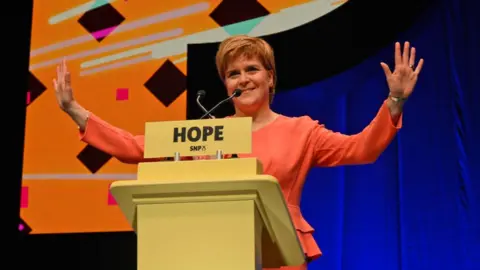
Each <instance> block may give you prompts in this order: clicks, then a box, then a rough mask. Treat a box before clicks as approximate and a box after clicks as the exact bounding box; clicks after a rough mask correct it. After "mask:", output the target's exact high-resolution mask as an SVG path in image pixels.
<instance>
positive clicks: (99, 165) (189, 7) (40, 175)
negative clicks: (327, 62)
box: [21, 0, 338, 234]
mask: <svg viewBox="0 0 480 270" xmlns="http://www.w3.org/2000/svg"><path fill="white" fill-rule="evenodd" d="M313 2H317V1H307V0H298V1H294V0H282V1H278V0H277V1H273V0H261V1H245V3H243V1H221V0H211V1H198V0H177V1H153V0H141V1H139V0H128V1H126V0H117V1H115V0H90V1H88V0H70V1H40V0H37V1H35V3H34V11H33V26H32V43H31V55H30V81H29V89H28V93H27V98H26V99H27V122H26V136H25V152H24V171H23V189H22V202H21V217H22V219H23V220H24V221H25V223H26V224H28V226H29V227H30V228H31V229H32V231H31V233H35V234H42V233H70V232H103V231H124V230H130V226H129V224H128V223H126V220H125V219H124V217H123V215H122V213H121V212H120V210H119V208H118V207H117V206H116V204H115V202H114V200H113V198H111V196H110V195H109V192H108V187H109V185H110V183H111V182H112V181H115V180H122V179H135V177H136V176H135V173H136V166H135V165H127V164H122V163H121V162H119V161H118V160H116V159H115V158H113V157H111V156H109V155H108V154H106V153H102V152H100V151H98V150H96V149H94V148H92V147H88V146H87V145H85V143H83V142H81V141H80V140H79V135H78V130H77V127H76V125H75V123H74V122H73V121H72V120H71V119H70V118H69V116H68V115H66V114H65V113H64V112H62V111H61V110H60V108H59V106H58V104H57V102H56V99H55V95H54V89H53V87H52V86H53V84H52V79H53V78H54V77H55V75H56V74H55V70H56V65H58V64H59V63H60V61H61V60H62V59H66V61H67V65H68V68H69V70H70V72H71V76H72V86H73V90H74V95H75V98H76V100H77V101H78V102H79V103H80V104H81V105H82V106H84V107H85V108H86V109H88V110H90V111H92V112H93V113H95V114H96V115H97V116H99V117H100V118H102V119H104V120H105V121H107V122H109V123H111V124H113V125H114V126H117V127H119V128H122V129H125V130H127V131H129V132H131V133H133V134H142V133H143V131H144V126H145V122H148V121H169V120H181V119H185V117H186V89H185V88H186V75H187V74H186V70H187V67H186V64H187V51H186V50H187V44H189V43H201V42H218V41H221V40H222V39H224V38H225V37H227V36H229V35H234V34H242V33H243V34H249V33H253V34H255V35H263V34H271V33H274V32H275V31H277V29H278V31H283V30H286V29H288V24H292V25H293V26H295V25H296V24H297V23H299V24H300V23H304V21H305V19H302V17H301V16H297V17H298V18H299V20H298V22H296V21H294V20H292V19H291V18H293V17H292V15H291V14H302V16H304V17H305V16H313V17H312V19H314V17H315V16H316V15H315V14H313V12H310V13H311V14H313V15H309V14H307V13H305V12H301V13H299V11H298V10H299V9H298V8H303V10H312V9H311V8H310V9H308V7H303V6H304V5H307V4H309V3H313ZM327 2H330V1H327ZM239 3H243V4H242V8H239V6H238V5H239ZM331 3H332V6H333V5H338V1H331ZM334 3H336V4H334ZM315 5H317V6H319V5H318V4H315ZM325 6H326V7H325V8H327V7H328V6H329V5H325ZM319 7H322V8H323V9H325V8H324V7H323V6H319ZM296 8H297V9H296ZM327 9H328V8H327ZM327 11H328V10H327ZM327 11H325V10H320V9H319V11H318V12H317V13H318V14H319V15H318V16H321V15H322V14H325V13H326V12H327ZM289 12H290V13H289ZM314 15H315V16H314ZM275 16H290V17H289V18H290V19H288V20H287V19H285V20H278V17H275ZM318 16H317V17H318ZM294 17H295V16H294ZM212 57H214V56H213V55H212Z"/></svg>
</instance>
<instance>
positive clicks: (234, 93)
mask: <svg viewBox="0 0 480 270" xmlns="http://www.w3.org/2000/svg"><path fill="white" fill-rule="evenodd" d="M241 94H242V90H240V89H235V91H233V94H232V95H231V96H229V97H228V98H226V99H224V100H222V101H220V102H219V103H217V105H215V106H214V107H213V108H211V109H210V110H209V111H207V112H205V114H204V115H202V117H200V119H203V118H205V117H206V116H207V115H210V114H211V113H212V112H213V111H215V110H216V109H217V108H218V107H219V106H220V105H222V104H223V103H225V102H227V101H229V100H231V99H233V98H235V97H239V96H240V95H241Z"/></svg>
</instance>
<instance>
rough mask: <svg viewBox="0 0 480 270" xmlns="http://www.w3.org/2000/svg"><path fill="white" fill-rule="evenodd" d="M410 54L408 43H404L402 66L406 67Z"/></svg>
mask: <svg viewBox="0 0 480 270" xmlns="http://www.w3.org/2000/svg"><path fill="white" fill-rule="evenodd" d="M409 54H410V42H408V41H405V44H404V46H403V57H402V58H403V59H402V62H403V64H404V65H408V58H409V57H408V56H409Z"/></svg>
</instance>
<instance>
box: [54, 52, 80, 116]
mask: <svg viewBox="0 0 480 270" xmlns="http://www.w3.org/2000/svg"><path fill="white" fill-rule="evenodd" d="M53 87H54V89H55V96H56V98H57V102H58V105H59V106H60V108H61V109H62V110H64V111H68V110H69V109H70V108H71V107H72V105H73V104H74V102H75V99H74V98H73V91H72V86H71V81H70V72H69V71H68V69H67V63H66V61H65V59H63V60H62V63H61V64H60V65H58V66H57V78H56V79H53Z"/></svg>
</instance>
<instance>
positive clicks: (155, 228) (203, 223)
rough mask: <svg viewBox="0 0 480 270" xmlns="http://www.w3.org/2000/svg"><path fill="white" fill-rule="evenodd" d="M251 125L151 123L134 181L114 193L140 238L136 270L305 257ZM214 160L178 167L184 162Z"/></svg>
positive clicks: (231, 268) (244, 267) (246, 268)
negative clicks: (258, 155)
mask: <svg viewBox="0 0 480 270" xmlns="http://www.w3.org/2000/svg"><path fill="white" fill-rule="evenodd" d="M251 137H252V130H251V118H229V119H213V120H212V119H209V120H191V121H173V122H155V123H147V124H146V129H145V158H158V157H168V156H172V155H174V156H175V160H174V161H163V162H145V163H140V164H139V165H138V175H137V178H138V179H136V180H127V181H125V180H122V181H116V182H114V183H113V184H112V185H111V187H110V190H111V193H112V195H113V196H114V197H115V199H116V201H117V203H118V205H119V207H120V208H121V210H122V212H123V213H124V215H125V217H126V218H127V220H128V221H129V222H130V224H131V226H132V228H133V229H134V231H135V232H136V234H137V241H138V244H137V245H138V251H137V252H138V255H137V256H138V261H137V265H138V270H154V269H155V270H159V269H162V270H163V269H165V270H254V269H255V270H259V269H262V268H274V267H280V266H287V265H301V264H303V263H304V261H305V257H304V252H303V250H302V248H301V245H300V242H299V240H298V238H297V233H296V230H295V227H294V226H293V223H292V220H291V218H290V214H289V212H288V208H287V205H286V203H285V200H284V197H283V194H282V190H281V188H280V186H279V184H278V182H277V180H276V179H275V178H274V177H272V176H269V175H264V174H262V173H263V171H262V165H261V163H260V162H259V161H258V160H257V159H255V158H232V159H223V154H233V153H238V154H244V153H247V154H248V153H250V152H251V145H252V142H251ZM205 155H209V156H212V155H213V156H214V157H212V158H211V159H207V160H181V157H182V156H194V157H195V156H205Z"/></svg>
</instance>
